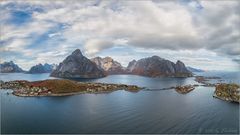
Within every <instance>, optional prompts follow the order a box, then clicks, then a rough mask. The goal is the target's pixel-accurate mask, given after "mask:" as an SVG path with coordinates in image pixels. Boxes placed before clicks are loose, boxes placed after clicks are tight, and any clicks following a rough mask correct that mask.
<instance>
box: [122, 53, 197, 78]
mask: <svg viewBox="0 0 240 135" xmlns="http://www.w3.org/2000/svg"><path fill="white" fill-rule="evenodd" d="M127 71H128V73H130V74H136V75H142V76H149V77H161V76H171V77H188V76H192V73H191V72H190V71H188V70H187V68H186V67H185V65H184V63H182V62H181V61H178V62H177V63H176V64H175V63H173V62H171V61H169V60H165V59H163V58H160V57H158V56H152V57H148V58H143V59H140V60H138V61H131V62H130V63H129V65H128V68H127Z"/></svg>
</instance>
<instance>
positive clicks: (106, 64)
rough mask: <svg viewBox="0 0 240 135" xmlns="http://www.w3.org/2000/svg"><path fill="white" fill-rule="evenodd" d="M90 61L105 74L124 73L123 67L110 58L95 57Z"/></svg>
mask: <svg viewBox="0 0 240 135" xmlns="http://www.w3.org/2000/svg"><path fill="white" fill-rule="evenodd" d="M91 61H93V62H94V63H96V65H97V66H98V68H99V69H101V70H103V71H105V72H106V73H107V74H122V73H124V72H125V69H124V67H123V66H122V65H121V64H120V63H119V62H117V61H114V60H113V59H112V58H111V57H105V58H101V57H95V58H92V59H91Z"/></svg>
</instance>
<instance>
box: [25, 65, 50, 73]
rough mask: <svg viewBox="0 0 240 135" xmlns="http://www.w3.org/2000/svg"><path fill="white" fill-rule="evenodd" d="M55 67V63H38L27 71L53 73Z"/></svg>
mask: <svg viewBox="0 0 240 135" xmlns="http://www.w3.org/2000/svg"><path fill="white" fill-rule="evenodd" d="M53 68H54V65H51V64H47V63H45V64H44V65H43V64H41V63H40V64H38V65H35V66H33V67H31V68H30V70H29V71H28V72H27V73H29V74H38V73H51V72H52V70H53Z"/></svg>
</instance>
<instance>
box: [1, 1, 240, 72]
mask: <svg viewBox="0 0 240 135" xmlns="http://www.w3.org/2000/svg"><path fill="white" fill-rule="evenodd" d="M239 9H240V1H238V0H236V1H235V0H219V1H218V0H214V1H210V0H209V1H208V0H203V1H197V0H173V1H163V0H161V1H160V0H152V1H151V0H139V1H137V0H132V1H121V0H112V1H103V0H92V1H90V0H86V1H76V0H68V1H63V0H60V1H52V0H49V1H48V0H41V1H40V0H39V1H38V0H26V1H21V0H5V1H4V0H3V1H0V62H4V61H11V60H12V61H14V62H15V63H16V64H18V65H19V66H20V67H22V68H23V69H25V70H28V69H29V68H30V67H31V66H33V65H36V64H38V63H55V64H58V63H59V62H61V61H62V60H63V59H64V58H65V57H66V56H68V55H69V54H71V52H72V51H74V50H75V49H77V48H79V49H81V51H82V53H83V54H84V55H85V56H87V57H88V58H93V57H96V56H101V57H106V56H110V57H112V58H113V59H115V60H117V61H119V62H120V63H121V64H122V65H123V66H127V64H128V62H130V61H131V60H133V59H136V60H138V59H141V58H144V57H150V56H153V55H158V56H160V57H162V58H165V59H168V60H171V61H173V62H176V61H177V60H181V61H183V62H184V63H185V65H187V66H191V67H196V68H201V69H204V70H228V71H239V69H240V12H239Z"/></svg>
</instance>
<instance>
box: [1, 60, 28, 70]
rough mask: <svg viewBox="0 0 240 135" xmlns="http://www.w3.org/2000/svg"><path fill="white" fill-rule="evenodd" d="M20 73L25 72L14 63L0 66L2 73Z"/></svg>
mask: <svg viewBox="0 0 240 135" xmlns="http://www.w3.org/2000/svg"><path fill="white" fill-rule="evenodd" d="M19 72H24V71H23V70H22V69H21V68H20V67H19V66H18V65H17V64H15V63H14V62H13V61H10V62H4V63H1V64H0V73H19Z"/></svg>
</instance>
